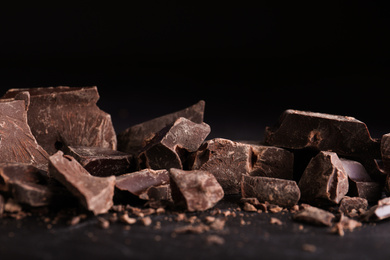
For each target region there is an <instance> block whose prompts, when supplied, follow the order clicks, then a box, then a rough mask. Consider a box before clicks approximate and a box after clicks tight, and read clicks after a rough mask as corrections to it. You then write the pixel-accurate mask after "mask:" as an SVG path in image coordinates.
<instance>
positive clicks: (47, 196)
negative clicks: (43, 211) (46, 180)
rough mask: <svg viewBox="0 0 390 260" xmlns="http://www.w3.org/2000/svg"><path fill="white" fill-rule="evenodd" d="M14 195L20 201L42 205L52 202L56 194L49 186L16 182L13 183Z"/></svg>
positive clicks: (32, 204)
mask: <svg viewBox="0 0 390 260" xmlns="http://www.w3.org/2000/svg"><path fill="white" fill-rule="evenodd" d="M12 196H13V198H14V199H15V201H17V202H18V203H22V204H27V205H30V206H32V207H41V206H47V205H49V204H51V203H52V200H53V198H54V196H55V195H54V193H53V191H52V190H51V188H50V187H49V186H45V185H42V184H36V183H23V182H15V183H13V184H12Z"/></svg>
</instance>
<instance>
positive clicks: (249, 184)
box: [241, 175, 301, 207]
mask: <svg viewBox="0 0 390 260" xmlns="http://www.w3.org/2000/svg"><path fill="white" fill-rule="evenodd" d="M241 196H242V197H243V198H257V199H258V200H259V201H260V202H266V201H267V202H269V203H271V204H276V205H279V206H282V207H292V206H294V205H296V204H297V203H298V201H299V199H300V196H301V193H300V191H299V188H298V185H297V183H296V182H295V181H293V180H285V179H277V178H269V177H259V176H247V175H243V176H242V180H241Z"/></svg>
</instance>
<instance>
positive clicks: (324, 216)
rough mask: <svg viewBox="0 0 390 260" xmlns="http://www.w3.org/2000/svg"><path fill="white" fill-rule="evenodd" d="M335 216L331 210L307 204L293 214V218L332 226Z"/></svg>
mask: <svg viewBox="0 0 390 260" xmlns="http://www.w3.org/2000/svg"><path fill="white" fill-rule="evenodd" d="M334 219H335V216H334V215H333V214H332V213H330V212H329V211H326V210H323V209H320V208H317V207H313V206H309V205H306V206H305V207H304V209H302V210H300V211H298V212H297V213H295V214H294V215H293V220H295V221H300V222H305V223H308V224H313V225H319V226H328V227H330V226H332V224H333V220H334Z"/></svg>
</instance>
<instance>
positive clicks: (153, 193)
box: [139, 184, 172, 201]
mask: <svg viewBox="0 0 390 260" xmlns="http://www.w3.org/2000/svg"><path fill="white" fill-rule="evenodd" d="M139 197H140V199H144V200H154V201H160V200H164V201H171V200H172V192H171V185H170V184H163V185H159V186H151V187H150V188H148V189H147V190H146V191H145V192H143V193H142V194H140V195H139Z"/></svg>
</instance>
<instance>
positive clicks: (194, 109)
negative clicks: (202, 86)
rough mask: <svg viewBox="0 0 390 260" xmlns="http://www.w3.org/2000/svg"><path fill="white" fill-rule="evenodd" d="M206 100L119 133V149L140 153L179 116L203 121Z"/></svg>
mask: <svg viewBox="0 0 390 260" xmlns="http://www.w3.org/2000/svg"><path fill="white" fill-rule="evenodd" d="M204 107H205V102H204V101H203V100H201V101H199V102H198V103H196V104H194V105H192V106H190V107H187V108H185V109H183V110H180V111H177V112H173V113H170V114H167V115H163V116H160V117H157V118H154V119H151V120H149V121H146V122H143V123H140V124H137V125H134V126H131V127H129V128H127V129H126V130H124V131H123V132H121V133H119V134H118V150H119V151H122V152H126V153H131V154H135V155H138V153H139V151H140V150H141V149H142V147H144V146H145V145H146V143H147V142H148V140H151V139H152V138H153V137H154V135H155V134H156V133H157V132H159V131H160V130H161V129H163V128H164V127H166V126H168V125H172V124H173V123H174V122H175V121H176V120H177V119H178V118H179V117H185V118H187V119H189V120H191V121H192V122H194V123H198V124H200V123H202V122H203V115H204Z"/></svg>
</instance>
